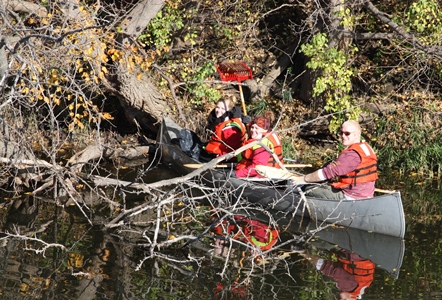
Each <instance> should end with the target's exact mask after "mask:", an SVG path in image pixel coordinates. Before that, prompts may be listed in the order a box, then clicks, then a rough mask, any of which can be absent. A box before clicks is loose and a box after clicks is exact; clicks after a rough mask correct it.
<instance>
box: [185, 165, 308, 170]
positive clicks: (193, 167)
mask: <svg viewBox="0 0 442 300" xmlns="http://www.w3.org/2000/svg"><path fill="white" fill-rule="evenodd" d="M204 165H205V164H184V166H185V167H186V168H190V169H198V168H201V167H202V166H204ZM311 166H312V165H310V164H285V165H284V167H286V168H305V167H311ZM213 167H214V168H231V167H233V164H218V165H215V166H213Z"/></svg>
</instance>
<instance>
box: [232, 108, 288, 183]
mask: <svg viewBox="0 0 442 300" xmlns="http://www.w3.org/2000/svg"><path fill="white" fill-rule="evenodd" d="M273 119H274V115H273V113H272V112H271V111H266V112H264V113H263V114H262V115H260V116H257V117H255V118H254V119H253V120H252V122H251V123H250V138H249V139H248V140H247V141H245V143H244V145H247V144H249V143H252V142H255V141H259V143H258V144H256V145H254V146H252V147H251V148H248V149H246V150H245V151H244V152H243V153H242V154H241V160H240V161H239V162H238V164H237V165H236V168H235V176H236V177H240V178H241V177H242V178H243V177H262V176H261V175H260V174H258V173H257V172H256V170H255V167H256V166H257V165H264V166H271V167H275V168H280V165H279V163H278V162H277V160H276V159H275V156H276V157H277V158H278V160H279V162H281V163H282V160H283V156H282V144H281V140H280V139H279V137H278V135H277V134H276V133H274V132H272V131H271V130H270V123H271V121H273Z"/></svg>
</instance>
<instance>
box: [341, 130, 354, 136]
mask: <svg viewBox="0 0 442 300" xmlns="http://www.w3.org/2000/svg"><path fill="white" fill-rule="evenodd" d="M340 133H341V135H343V134H345V136H349V135H350V134H352V133H353V132H350V131H341V132H340Z"/></svg>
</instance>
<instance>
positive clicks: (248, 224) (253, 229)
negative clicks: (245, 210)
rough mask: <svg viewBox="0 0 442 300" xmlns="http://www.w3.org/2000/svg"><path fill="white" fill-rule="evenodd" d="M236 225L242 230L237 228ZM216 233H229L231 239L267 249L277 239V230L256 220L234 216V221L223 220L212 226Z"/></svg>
mask: <svg viewBox="0 0 442 300" xmlns="http://www.w3.org/2000/svg"><path fill="white" fill-rule="evenodd" d="M238 226H240V227H241V229H242V230H239V228H238ZM213 232H214V233H215V234H217V235H226V234H228V235H231V237H232V238H233V239H237V240H244V241H249V242H250V243H251V244H252V245H254V246H256V247H259V248H260V249H261V250H263V251H264V250H268V249H270V248H272V246H273V245H274V244H275V243H276V242H277V241H278V237H279V231H278V230H277V229H276V228H274V227H272V226H269V225H266V224H264V223H261V222H259V221H257V220H251V219H248V218H245V217H243V216H235V222H233V221H228V220H225V219H224V220H223V221H222V223H220V224H218V225H217V226H215V227H214V228H213Z"/></svg>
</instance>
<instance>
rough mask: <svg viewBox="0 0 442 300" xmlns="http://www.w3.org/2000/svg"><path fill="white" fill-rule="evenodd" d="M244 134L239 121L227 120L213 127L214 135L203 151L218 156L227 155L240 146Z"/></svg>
mask: <svg viewBox="0 0 442 300" xmlns="http://www.w3.org/2000/svg"><path fill="white" fill-rule="evenodd" d="M245 133H246V128H245V126H244V124H243V123H242V121H241V119H238V118H233V119H228V120H227V121H224V122H222V123H219V124H218V125H216V126H215V128H214V133H213V134H212V136H211V138H210V141H209V143H208V144H207V145H206V147H205V149H206V151H207V152H209V153H213V154H216V155H218V156H221V155H224V154H227V153H229V152H232V151H233V150H236V149H238V148H239V147H241V146H242V143H243V142H244V139H245Z"/></svg>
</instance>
